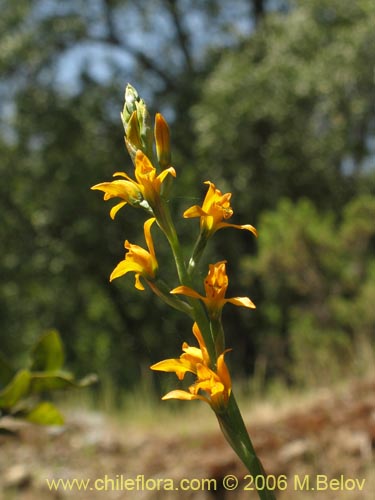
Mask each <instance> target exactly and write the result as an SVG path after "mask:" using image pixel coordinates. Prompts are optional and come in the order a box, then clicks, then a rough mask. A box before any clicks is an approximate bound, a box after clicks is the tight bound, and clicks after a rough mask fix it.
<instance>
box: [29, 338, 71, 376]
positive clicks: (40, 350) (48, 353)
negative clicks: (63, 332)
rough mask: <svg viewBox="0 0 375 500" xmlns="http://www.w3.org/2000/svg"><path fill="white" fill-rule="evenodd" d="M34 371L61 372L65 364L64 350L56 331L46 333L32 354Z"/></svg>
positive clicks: (32, 368)
mask: <svg viewBox="0 0 375 500" xmlns="http://www.w3.org/2000/svg"><path fill="white" fill-rule="evenodd" d="M32 360H33V361H32V365H31V370H32V371H55V370H59V369H60V368H61V367H62V365H63V363H64V349H63V345H62V342H61V339H60V335H59V333H58V332H57V331H56V330H50V331H49V332H47V333H45V334H44V335H43V336H42V337H41V338H40V339H39V341H38V342H37V344H36V345H35V347H34V350H33V352H32Z"/></svg>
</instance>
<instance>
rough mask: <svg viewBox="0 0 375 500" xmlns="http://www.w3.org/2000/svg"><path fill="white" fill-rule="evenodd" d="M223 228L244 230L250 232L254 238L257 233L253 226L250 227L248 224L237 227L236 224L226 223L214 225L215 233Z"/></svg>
mask: <svg viewBox="0 0 375 500" xmlns="http://www.w3.org/2000/svg"><path fill="white" fill-rule="evenodd" d="M224 227H234V228H235V229H246V230H247V231H250V232H251V233H253V234H254V235H255V236H256V237H258V231H257V230H256V229H255V227H254V226H252V225H250V224H242V225H238V224H229V223H228V222H219V223H218V224H217V225H216V231H218V230H219V229H222V228H224Z"/></svg>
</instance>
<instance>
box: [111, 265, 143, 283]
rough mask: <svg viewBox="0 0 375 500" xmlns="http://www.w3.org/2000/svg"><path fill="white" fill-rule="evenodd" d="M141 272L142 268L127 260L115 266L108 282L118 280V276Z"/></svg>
mask: <svg viewBox="0 0 375 500" xmlns="http://www.w3.org/2000/svg"><path fill="white" fill-rule="evenodd" d="M142 270H143V269H142V267H141V266H140V265H139V264H137V263H136V262H132V261H129V260H122V261H121V262H119V263H118V264H117V266H116V267H115V268H114V270H113V271H112V273H111V276H110V277H109V281H113V280H114V279H116V278H119V277H120V276H124V275H125V274H126V273H128V272H135V273H141V272H142Z"/></svg>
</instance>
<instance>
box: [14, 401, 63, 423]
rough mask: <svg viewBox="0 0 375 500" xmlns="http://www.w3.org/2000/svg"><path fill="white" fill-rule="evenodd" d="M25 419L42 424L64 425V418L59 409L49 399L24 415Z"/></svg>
mask: <svg viewBox="0 0 375 500" xmlns="http://www.w3.org/2000/svg"><path fill="white" fill-rule="evenodd" d="M23 418H25V420H28V421H29V422H33V423H34V424H41V425H62V424H63V423H64V418H63V416H62V415H61V413H60V412H59V411H58V409H57V408H56V407H55V406H54V405H53V404H52V403H48V402H47V401H43V402H42V403H39V404H38V405H37V406H35V407H34V408H33V409H32V410H30V411H29V412H27V413H26V414H24V415H23Z"/></svg>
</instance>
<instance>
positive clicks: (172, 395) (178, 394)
mask: <svg viewBox="0 0 375 500" xmlns="http://www.w3.org/2000/svg"><path fill="white" fill-rule="evenodd" d="M161 399H162V400H163V401H166V400H167V399H182V400H184V401H192V400H193V399H201V400H203V401H206V403H209V400H208V399H207V398H205V397H204V396H200V395H199V394H191V393H190V392H187V391H180V390H175V391H171V392H168V394H166V395H165V396H163V397H162V398H161Z"/></svg>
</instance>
